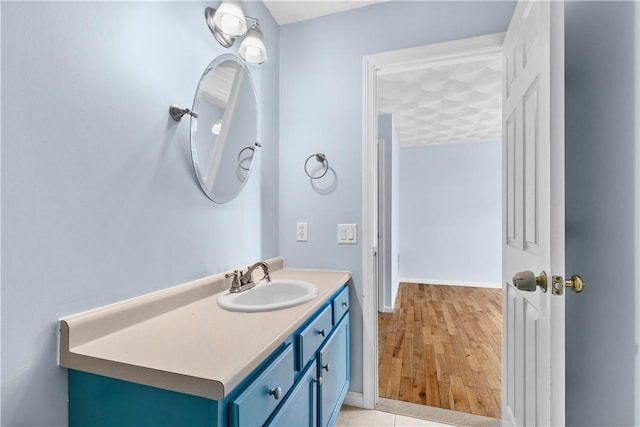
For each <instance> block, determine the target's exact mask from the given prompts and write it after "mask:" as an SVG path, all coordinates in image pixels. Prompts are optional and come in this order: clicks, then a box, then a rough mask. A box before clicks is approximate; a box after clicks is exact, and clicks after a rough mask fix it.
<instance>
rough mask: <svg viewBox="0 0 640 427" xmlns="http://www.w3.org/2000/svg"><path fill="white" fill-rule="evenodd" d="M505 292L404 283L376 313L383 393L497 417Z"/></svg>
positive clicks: (379, 372) (389, 397)
mask: <svg viewBox="0 0 640 427" xmlns="http://www.w3.org/2000/svg"><path fill="white" fill-rule="evenodd" d="M501 336H502V290H501V289H487V288H472V287H462V286H441V285H438V286H435V285H423V284H413V283H401V284H400V286H399V288H398V297H397V298H396V306H395V308H394V312H393V313H379V314H378V355H379V370H378V374H379V381H380V382H379V394H380V397H385V398H388V399H395V400H402V401H405V402H412V403H419V404H424V405H428V406H434V407H438V408H444V409H453V410H456V411H461V412H468V413H472V414H476V415H484V416H487V417H493V418H500V391H501V385H500V349H501Z"/></svg>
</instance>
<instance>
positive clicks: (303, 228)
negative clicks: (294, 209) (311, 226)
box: [296, 222, 309, 242]
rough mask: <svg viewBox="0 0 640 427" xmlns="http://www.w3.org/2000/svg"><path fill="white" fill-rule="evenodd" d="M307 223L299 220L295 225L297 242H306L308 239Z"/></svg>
mask: <svg viewBox="0 0 640 427" xmlns="http://www.w3.org/2000/svg"><path fill="white" fill-rule="evenodd" d="M308 231H309V230H308V225H307V223H306V222H299V223H298V225H297V226H296V239H297V240H298V242H307V241H309V239H308V236H307V234H308Z"/></svg>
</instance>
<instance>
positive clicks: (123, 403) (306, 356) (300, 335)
mask: <svg viewBox="0 0 640 427" xmlns="http://www.w3.org/2000/svg"><path fill="white" fill-rule="evenodd" d="M348 295H349V294H348V287H347V286H346V285H345V286H344V287H341V288H340V290H338V291H336V292H335V293H334V294H333V296H332V297H331V298H329V299H328V300H327V301H326V302H325V303H324V304H323V305H322V306H321V307H319V308H318V309H317V311H316V312H315V313H314V314H312V315H311V316H310V317H309V318H308V319H307V320H306V321H305V322H304V323H303V324H302V325H301V326H300V327H299V328H298V330H296V331H295V332H294V333H293V334H292V335H290V336H289V337H288V338H287V339H285V340H284V342H283V343H281V344H280V345H279V346H278V348H277V349H276V350H275V351H274V352H273V353H272V354H271V355H269V356H268V357H267V358H265V359H264V360H263V361H262V363H260V365H259V366H258V367H257V368H256V369H254V370H253V372H252V373H251V374H249V375H248V376H247V377H246V378H245V379H244V380H243V381H242V382H241V383H240V384H239V385H238V386H237V387H235V388H234V389H233V390H231V391H230V392H229V393H228V394H227V395H226V396H225V398H224V399H223V400H220V401H216V400H211V399H207V398H203V397H198V396H192V395H188V394H184V393H179V392H175V391H170V390H166V389H161V388H155V387H151V386H147V385H143V384H136V383H131V382H128V381H124V380H119V379H115V378H109V377H104V376H100V375H96V374H92V373H87V372H81V371H77V370H74V369H70V370H69V425H70V426H83V427H86V426H100V427H113V426H139V427H143V426H154V427H161V426H165V427H175V426H185V427H186V426H194V427H245V426H252V427H253V426H261V425H267V426H280V427H286V426H309V427H318V426H322V427H324V426H328V425H333V424H334V423H335V419H336V416H337V414H338V412H339V410H340V406H341V404H342V401H343V400H344V397H345V394H346V392H347V389H348V387H349V313H348V306H349V304H348Z"/></svg>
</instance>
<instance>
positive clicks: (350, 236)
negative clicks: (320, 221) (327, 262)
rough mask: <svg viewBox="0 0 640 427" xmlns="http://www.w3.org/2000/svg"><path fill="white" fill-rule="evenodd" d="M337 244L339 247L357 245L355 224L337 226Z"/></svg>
mask: <svg viewBox="0 0 640 427" xmlns="http://www.w3.org/2000/svg"><path fill="white" fill-rule="evenodd" d="M338 243H339V244H341V245H355V244H356V243H358V228H357V224H338Z"/></svg>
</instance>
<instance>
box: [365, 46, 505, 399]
mask: <svg viewBox="0 0 640 427" xmlns="http://www.w3.org/2000/svg"><path fill="white" fill-rule="evenodd" d="M502 38H503V34H494V35H489V36H482V37H476V38H473V39H466V40H459V41H454V42H447V43H441V44H438V45H429V46H423V47H419V48H414V49H405V50H403V51H396V52H389V53H383V54H378V55H371V56H368V57H366V58H365V72H367V71H368V73H367V74H366V76H365V91H366V95H365V147H364V152H365V175H366V178H370V179H365V181H364V185H365V187H367V185H373V186H374V187H373V188H377V187H378V185H379V184H380V183H379V182H378V177H377V171H378V168H372V167H371V166H370V165H375V164H376V157H377V154H378V149H377V147H375V145H376V144H375V141H376V140H377V137H378V129H377V123H368V122H370V121H371V118H372V117H376V116H377V111H378V110H377V109H378V106H377V102H376V101H377V99H378V93H379V92H378V90H379V86H378V85H379V77H380V76H381V75H385V74H391V73H396V72H398V70H400V69H405V70H406V69H409V70H411V69H419V68H426V67H432V68H433V67H438V66H442V65H445V64H451V63H458V64H463V63H468V62H470V61H474V60H478V59H487V58H492V57H496V56H497V55H499V53H500V50H501V47H502ZM372 94H373V95H375V96H374V97H373V99H371V97H372ZM367 101H368V102H367ZM367 141H374V144H372V145H373V146H369V145H368V144H367ZM369 160H371V162H370V161H369ZM372 169H373V170H372ZM380 179H381V178H380ZM371 194H372V192H371V191H368V189H367V188H365V195H371ZM378 199H379V197H370V198H367V197H365V201H364V202H365V206H370V207H371V208H370V209H366V208H365V211H367V212H369V213H372V212H375V213H376V215H367V216H368V217H365V218H363V223H364V224H363V227H364V229H365V230H367V226H368V227H371V228H369V229H373V230H379V229H380V228H383V227H380V228H379V227H378V225H379V222H381V221H382V220H383V218H384V217H383V214H380V213H378V210H377V206H379V205H380V203H381V202H382V201H379V200H378ZM367 204H368V205H367ZM374 206H375V207H376V208H375V209H374V208H373V207H374ZM367 238H368V240H369V242H366V240H367ZM363 240H364V251H365V256H364V257H363V259H364V265H363V271H364V276H365V280H364V283H373V280H372V279H375V275H376V273H377V276H378V277H381V278H383V277H384V272H382V271H379V270H380V269H378V268H374V266H375V264H380V265H382V264H384V263H383V262H382V258H383V257H385V247H384V245H383V244H379V243H378V241H377V238H376V236H375V235H369V236H368V235H367V233H364V235H363ZM367 243H370V244H367ZM369 248H372V249H369ZM368 250H371V251H373V254H378V255H379V257H378V259H377V260H375V259H373V258H371V257H370V256H369V255H371V254H369V253H367V252H368ZM371 260H373V261H371ZM373 271H375V273H374V272H373ZM370 280H371V281H370ZM476 281H477V280H476ZM498 283H499V282H498ZM458 284H460V283H458ZM402 286H403V287H406V295H407V296H401V298H400V299H403V298H404V299H410V298H409V297H408V295H411V296H412V297H414V296H415V294H416V293H417V294H419V295H422V296H421V298H425V297H426V295H427V294H430V295H432V294H441V293H442V292H443V291H444V289H445V288H440V289H439V290H438V289H436V288H433V287H424V286H423V285H420V286H421V287H420V288H413V289H412V288H411V284H409V283H407V284H406V286H405V285H404V284H403V285H402ZM461 290H462V288H459V287H457V289H455V291H456V292H459V291H461ZM372 291H373V292H372V293H371V294H373V295H376V296H379V298H384V296H383V295H384V292H382V290H381V289H380V288H379V287H378V285H377V284H375V283H374V284H373V289H372ZM401 292H402V291H401ZM374 300H375V301H370V304H366V305H365V307H364V311H365V313H364V315H365V330H366V329H367V328H371V334H370V335H368V334H365V336H367V335H368V336H370V337H375V340H376V341H377V340H378V336H379V335H378V332H379V331H378V328H379V325H378V312H379V311H380V308H381V307H383V306H384V305H385V304H386V305H387V307H388V306H389V301H387V302H386V303H385V302H382V303H381V301H380V300H379V299H378V298H374ZM391 307H393V302H391ZM382 311H389V310H382ZM498 312H500V310H498ZM414 315H415V310H414ZM418 317H421V316H418ZM367 319H368V320H367ZM369 322H370V323H369ZM499 342H500V340H498V342H497V347H498V348H499V347H500V345H499ZM376 344H377V342H374V343H372V345H367V343H366V342H365V348H368V349H375V350H376V351H375V352H372V353H373V354H371V355H368V356H367V355H365V356H364V361H363V362H364V363H363V364H364V365H365V366H364V368H365V376H364V377H365V381H364V382H365V384H364V393H363V396H364V400H365V402H364V403H365V406H367V407H371V408H372V407H375V405H376V404H377V403H378V401H379V396H381V395H382V393H380V388H379V379H380V377H381V376H382V375H386V373H384V372H383V373H382V375H380V372H378V362H379V360H380V357H381V356H382V354H379V353H382V347H378V346H377V345H376ZM365 353H367V352H365ZM494 362H495V361H494ZM397 363H398V362H396V364H397ZM498 363H499V361H498ZM367 365H368V368H367ZM367 372H369V373H372V372H373V373H375V374H374V375H372V376H369V377H370V378H367V377H368V375H367V374H366V373H367ZM372 390H373V393H368V391H369V392H371V391H372ZM418 393H419V392H418ZM398 394H400V390H398ZM498 394H499V391H498ZM497 405H498V408H499V403H498V404H497ZM453 409H455V408H453ZM494 409H495V408H494Z"/></svg>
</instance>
